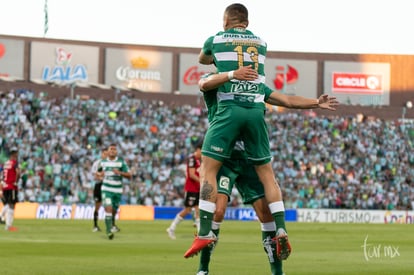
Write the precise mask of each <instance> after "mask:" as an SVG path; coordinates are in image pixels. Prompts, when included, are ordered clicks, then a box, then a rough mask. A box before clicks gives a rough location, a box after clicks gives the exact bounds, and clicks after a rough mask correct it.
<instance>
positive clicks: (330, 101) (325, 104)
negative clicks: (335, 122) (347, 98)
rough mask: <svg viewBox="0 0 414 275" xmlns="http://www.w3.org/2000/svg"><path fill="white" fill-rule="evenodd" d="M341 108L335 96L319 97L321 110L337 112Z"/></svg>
mask: <svg viewBox="0 0 414 275" xmlns="http://www.w3.org/2000/svg"><path fill="white" fill-rule="evenodd" d="M338 106H339V101H338V100H337V99H336V97H334V96H329V95H321V96H320V97H319V108H321V109H326V110H331V111H335V110H336V107H338Z"/></svg>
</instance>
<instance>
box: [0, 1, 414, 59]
mask: <svg viewBox="0 0 414 275" xmlns="http://www.w3.org/2000/svg"><path fill="white" fill-rule="evenodd" d="M235 2H238V3H242V4H244V5H245V6H246V7H247V8H248V10H249V22H250V23H249V28H248V29H250V30H251V31H253V32H254V33H255V34H256V35H258V36H260V37H262V38H263V39H264V40H266V41H267V44H268V50H269V51H287V52H321V53H372V54H409V55H412V54H414V31H413V29H412V27H413V26H414V16H412V4H411V2H412V1H410V0H342V1H339V0H283V1H282V0H245V1H242V0H240V1H227V0H209V1H200V0H175V1H174V0H116V1H115V0H70V1H67V0H47V3H48V4H47V7H48V31H47V33H46V35H44V25H45V24H44V22H45V13H44V6H45V0H0V14H1V15H0V34H3V35H16V36H29V37H45V38H56V39H70V40H81V41H94V42H109V43H121V44H134V45H157V46H173V47H190V48H201V47H202V45H203V43H204V41H205V40H206V39H207V38H208V37H209V36H211V35H214V34H215V33H216V32H218V31H221V30H222V19H223V13H224V9H225V8H226V7H227V6H228V5H229V4H232V3H235Z"/></svg>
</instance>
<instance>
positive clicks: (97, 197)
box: [92, 183, 102, 232]
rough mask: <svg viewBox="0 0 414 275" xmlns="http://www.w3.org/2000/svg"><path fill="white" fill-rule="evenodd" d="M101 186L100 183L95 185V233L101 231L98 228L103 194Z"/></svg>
mask: <svg viewBox="0 0 414 275" xmlns="http://www.w3.org/2000/svg"><path fill="white" fill-rule="evenodd" d="M101 186H102V184H100V183H95V187H94V189H93V199H94V201H95V209H94V211H93V230H92V231H93V232H98V231H101V229H100V228H99V226H98V219H99V209H100V208H101V205H102V193H101Z"/></svg>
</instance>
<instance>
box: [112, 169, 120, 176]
mask: <svg viewBox="0 0 414 275" xmlns="http://www.w3.org/2000/svg"><path fill="white" fill-rule="evenodd" d="M112 172H113V173H114V174H115V175H121V173H122V172H121V171H119V170H118V169H113V170H112Z"/></svg>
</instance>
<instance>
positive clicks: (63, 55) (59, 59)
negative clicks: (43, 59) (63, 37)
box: [56, 48, 72, 65]
mask: <svg viewBox="0 0 414 275" xmlns="http://www.w3.org/2000/svg"><path fill="white" fill-rule="evenodd" d="M71 59H72V53H70V52H66V51H65V49H63V48H56V64H59V65H67V64H69V63H70V61H71Z"/></svg>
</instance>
